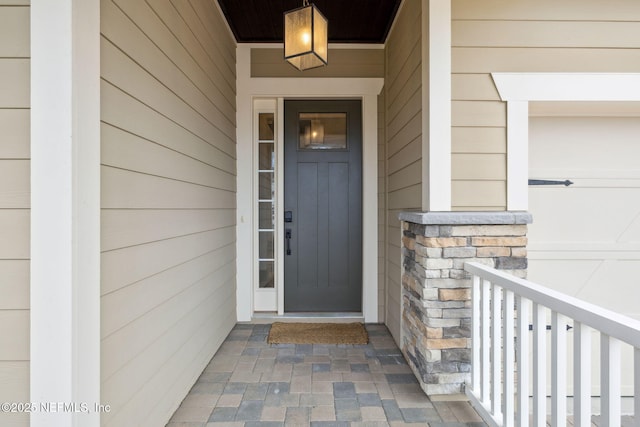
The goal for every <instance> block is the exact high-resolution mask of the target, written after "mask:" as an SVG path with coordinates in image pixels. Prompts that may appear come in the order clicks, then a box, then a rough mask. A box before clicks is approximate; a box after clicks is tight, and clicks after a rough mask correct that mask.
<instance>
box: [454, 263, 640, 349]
mask: <svg viewBox="0 0 640 427" xmlns="http://www.w3.org/2000/svg"><path fill="white" fill-rule="evenodd" d="M464 269H465V271H468V272H469V273H471V274H475V275H477V276H479V277H480V278H482V279H485V280H488V281H490V282H492V283H495V284H496V285H498V286H501V287H502V288H504V289H508V290H510V291H512V292H514V293H515V294H516V295H521V296H523V297H525V298H527V299H529V300H531V301H533V302H534V303H536V304H540V305H543V306H545V307H547V308H549V309H551V310H553V311H556V312H558V313H560V314H562V315H564V316H567V317H570V318H572V319H574V320H576V321H578V322H580V323H582V324H583V325H587V326H590V327H591V328H593V329H596V330H599V331H601V332H602V333H604V334H606V335H609V336H611V337H614V338H617V339H619V340H621V341H624V342H626V343H628V344H631V345H632V346H634V347H638V348H640V321H638V320H635V319H632V318H630V317H628V316H624V315H622V314H620V313H616V312H614V311H611V310H607V309H606V308H603V307H599V306H597V305H594V304H591V303H588V302H586V301H582V300H580V299H578V298H575V297H572V296H570V295H566V294H563V293H562V292H558V291H555V290H553V289H549V288H547V287H544V286H541V285H538V284H536V283H533V282H530V281H528V280H526V279H521V278H518V277H515V276H512V275H510V274H508V273H505V272H503V271H500V270H496V269H494V268H491V267H487V266H486V265H483V264H479V263H476V262H467V263H465V265H464Z"/></svg>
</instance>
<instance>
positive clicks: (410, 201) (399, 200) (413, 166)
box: [384, 1, 422, 343]
mask: <svg viewBox="0 0 640 427" xmlns="http://www.w3.org/2000/svg"><path fill="white" fill-rule="evenodd" d="M420 34H421V6H420V2H419V1H411V2H404V3H403V6H402V8H401V9H400V11H399V15H398V17H397V18H396V22H395V24H394V27H393V30H392V32H391V34H390V35H389V37H388V39H387V43H386V46H385V57H386V66H385V67H386V71H385V89H384V94H385V95H384V101H385V116H384V120H385V140H386V146H385V151H384V155H385V163H386V165H385V170H386V172H385V174H386V180H385V190H386V215H385V217H386V218H385V219H386V227H385V228H386V229H385V231H384V235H385V241H386V247H385V256H386V269H385V274H386V280H385V282H386V283H385V285H386V301H387V304H386V315H385V323H386V324H387V327H388V328H389V330H390V331H391V334H392V335H393V337H394V339H395V340H396V342H398V343H399V342H400V324H401V319H402V313H401V304H402V297H401V279H400V278H401V265H402V264H401V256H400V241H401V239H400V238H401V233H402V232H401V230H400V221H399V220H398V214H399V213H400V212H402V211H407V210H419V209H420V208H421V206H422V167H421V161H422V99H421V94H422V77H421V70H422V67H421V65H422V52H421V43H420Z"/></svg>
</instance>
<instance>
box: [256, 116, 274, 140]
mask: <svg viewBox="0 0 640 427" xmlns="http://www.w3.org/2000/svg"><path fill="white" fill-rule="evenodd" d="M273 129H274V127H273V113H260V114H258V139H259V140H260V141H273V135H274V133H273Z"/></svg>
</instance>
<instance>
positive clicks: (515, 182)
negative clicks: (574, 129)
mask: <svg viewBox="0 0 640 427" xmlns="http://www.w3.org/2000/svg"><path fill="white" fill-rule="evenodd" d="M491 76H492V77H493V81H494V82H495V84H496V88H497V89H498V93H499V95H500V99H502V100H503V101H506V102H507V210H510V211H512V210H515V211H519V210H523V211H526V210H527V209H528V207H529V196H528V186H527V179H528V178H527V177H528V168H529V165H528V158H529V156H528V150H529V108H528V103H529V101H640V73H492V74H491Z"/></svg>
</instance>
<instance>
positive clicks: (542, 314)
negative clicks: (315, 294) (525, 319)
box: [533, 304, 547, 427]
mask: <svg viewBox="0 0 640 427" xmlns="http://www.w3.org/2000/svg"><path fill="white" fill-rule="evenodd" d="M546 323H547V316H546V311H545V309H544V306H542V305H540V304H533V425H534V426H536V427H545V426H546V424H547V351H546V349H547V334H546V333H547V325H546Z"/></svg>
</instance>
